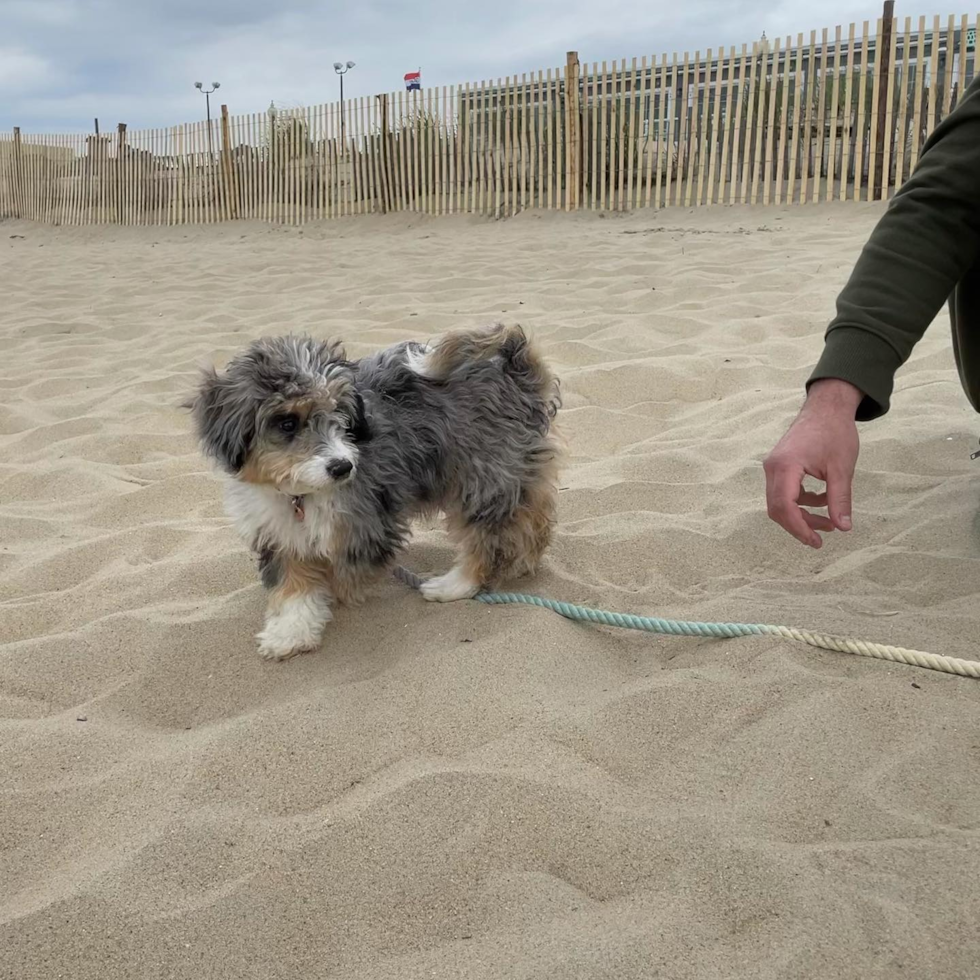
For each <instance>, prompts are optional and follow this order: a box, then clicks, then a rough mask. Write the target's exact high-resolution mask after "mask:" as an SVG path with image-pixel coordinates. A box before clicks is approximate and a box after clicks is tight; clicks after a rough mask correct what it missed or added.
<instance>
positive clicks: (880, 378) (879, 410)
mask: <svg viewBox="0 0 980 980" xmlns="http://www.w3.org/2000/svg"><path fill="white" fill-rule="evenodd" d="M901 366H902V361H901V358H900V357H899V355H898V354H897V353H896V351H895V348H894V347H892V346H891V344H889V343H887V342H886V341H884V340H882V339H881V338H880V337H879V336H877V334H874V333H871V332H870V331H868V330H862V329H861V328H859V327H834V329H833V330H830V331H829V332H828V333H827V339H826V343H825V344H824V349H823V354H822V355H821V357H820V360H819V361H818V362H817V366H816V368H814V371H813V374H811V375H810V378H809V379H808V380H807V383H806V387H807V391H809V390H810V385H812V384H813V382H814V381H821V380H823V379H825V378H836V379H838V380H840V381H847V382H848V383H850V384H852V385H854V387H855V388H857V389H858V390H859V391H860V392H861V393H862V394H863V395H864V398H863V399H862V400H861V404H860V405H859V406H858V410H857V414H856V415H855V419H856V420H857V421H858V422H870V421H871V420H872V419H876V418H878V417H879V416H881V415H884V414H885V413H886V412H887V411H888V409H889V407H890V405H889V402H890V400H891V394H892V389H893V388H894V386H895V372H896V371H898V369H899V368H900V367H901Z"/></svg>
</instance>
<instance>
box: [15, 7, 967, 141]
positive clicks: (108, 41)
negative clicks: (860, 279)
mask: <svg viewBox="0 0 980 980" xmlns="http://www.w3.org/2000/svg"><path fill="white" fill-rule="evenodd" d="M964 9H965V8H964ZM970 9H973V8H972V7H971V8H970ZM880 12H881V3H880V0H850V2H843V0H824V2H822V3H815V2H813V0H782V2H776V0H670V2H662V0H561V2H558V0H525V2H518V0H493V2H486V0H483V2H479V3H472V2H471V3H466V2H457V3H450V2H448V0H416V2H414V3H409V2H394V0H359V2H354V0H351V2H349V3H343V4H341V3H338V2H336V0H211V2H210V3H209V2H204V0H202V2H197V0H153V2H148V0H0V131H2V130H9V129H10V128H11V127H12V126H15V125H19V126H20V127H21V129H22V130H23V131H24V132H25V133H28V132H48V133H52V132H54V133H58V132H80V131H85V132H87V131H90V129H91V127H92V119H93V117H95V116H98V117H99V119H100V122H101V124H102V126H103V127H105V128H111V127H114V126H115V124H116V123H117V122H125V123H128V124H129V127H130V129H142V128H145V127H152V126H164V125H173V124H176V123H180V122H190V121H193V120H196V119H200V118H203V116H204V99H203V97H202V96H201V95H200V93H198V92H197V91H196V90H195V89H194V82H195V81H197V80H200V81H203V82H206V83H207V82H212V81H219V82H221V90H220V92H219V93H218V96H217V101H218V102H219V103H220V102H226V103H227V104H228V106H229V109H230V111H231V112H232V113H245V112H258V111H261V110H264V109H266V108H267V107H268V105H269V102H270V100H275V101H276V103H277V104H280V105H316V104H319V103H322V102H329V101H332V100H334V99H336V98H337V78H336V76H335V75H334V72H333V67H332V66H333V63H334V62H335V61H338V60H339V61H347V60H348V59H351V60H353V61H355V62H356V63H357V67H356V68H354V69H353V70H352V71H351V72H350V73H349V74H348V76H347V81H346V83H345V85H346V93H345V94H349V95H352V96H356V95H370V94H374V93H376V92H382V91H388V92H390V91H394V90H396V89H399V88H401V87H402V86H403V81H402V76H403V75H404V74H405V72H408V71H414V70H416V69H418V68H419V67H421V68H422V79H423V84H425V85H450V84H453V83H458V82H466V81H478V80H481V79H484V78H491V77H497V76H502V75H507V74H509V73H513V72H518V73H519V72H524V71H528V72H529V71H532V70H533V71H536V70H537V69H539V68H547V67H549V66H551V67H557V66H558V65H559V64H564V61H565V52H566V51H567V50H570V49H573V50H577V51H578V52H579V56H580V58H581V59H582V60H583V61H589V62H591V61H593V60H599V61H601V60H602V59H604V58H605V59H610V60H611V59H613V58H622V57H624V56H628V57H632V56H634V55H636V56H642V55H644V54H647V55H651V54H660V53H661V52H665V51H666V52H673V51H680V52H683V51H684V50H686V49H689V50H690V51H691V52H692V53H693V52H694V50H695V49H701V50H702V51H703V50H704V49H705V48H707V47H709V46H710V47H712V48H713V49H717V48H718V46H719V45H722V44H723V45H726V46H727V45H730V44H741V43H742V42H751V41H753V40H755V39H757V38H759V37H760V36H761V34H762V32H763V31H765V32H766V33H767V35H768V36H769V37H770V38H773V37H775V36H777V35H779V36H785V35H786V34H792V35H794V36H795V35H796V34H797V33H798V32H800V31H803V32H805V33H806V34H807V35H808V34H809V31H810V30H811V29H813V28H817V29H820V28H823V27H830V28H833V27H834V26H835V25H836V24H843V25H845V30H846V25H847V24H848V23H850V22H852V21H853V22H856V23H857V24H858V30H859V32H860V25H861V22H862V21H863V20H865V19H868V20H870V21H871V23H872V29H873V28H874V23H875V20H876V18H877V17H878V16H879V15H880ZM950 12H951V10H950V9H948V7H936V6H934V0H923V2H922V4H921V6H918V7H915V8H912V7H906V6H905V5H904V4H901V3H899V4H897V5H896V13H897V14H898V15H899V17H900V18H904V16H905V15H907V14H911V15H914V16H915V17H916V18H917V17H918V15H920V14H927V15H929V16H930V17H931V15H932V14H934V13H941V14H945V15H948V14H949V13H950ZM955 12H956V13H960V11H959V10H957V11H955ZM845 36H846V34H845Z"/></svg>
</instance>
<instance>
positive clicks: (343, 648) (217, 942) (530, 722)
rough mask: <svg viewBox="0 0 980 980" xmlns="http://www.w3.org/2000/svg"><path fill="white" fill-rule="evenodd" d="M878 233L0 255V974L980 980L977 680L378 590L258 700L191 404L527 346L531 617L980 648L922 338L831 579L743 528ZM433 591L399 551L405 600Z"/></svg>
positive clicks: (973, 492)
mask: <svg viewBox="0 0 980 980" xmlns="http://www.w3.org/2000/svg"><path fill="white" fill-rule="evenodd" d="M878 214H880V209H879V207H878V206H863V205H853V204H850V205H847V206H846V207H837V206H829V207H828V206H821V207H806V208H804V207H796V208H792V209H786V210H777V209H767V210H754V209H753V210H747V209H741V210H733V209H728V208H721V209H716V210H711V211H701V212H696V213H687V212H684V213H669V214H663V213H662V214H638V215H632V216H630V217H628V218H617V217H615V216H611V217H606V218H599V217H596V216H592V215H579V216H560V215H535V214H526V215H523V216H521V217H519V218H517V219H515V220H511V221H507V222H502V223H489V222H484V221H477V220H469V219H438V220H409V219H408V218H405V217H396V218H393V219H391V220H386V219H377V220H374V219H362V220H356V221H350V222H347V221H344V222H337V223H333V224H330V225H324V226H317V227H307V228H305V229H303V230H297V229H274V228H268V227H264V226H259V225H240V226H239V225H236V226H228V227H215V228H187V229H179V228H178V229H163V228H161V229H159V230H154V229H91V230H90V229H44V228H39V227H35V226H32V225H27V224H10V223H5V224H3V225H0V270H2V283H3V302H2V304H0V338H2V341H0V343H2V347H0V349H2V353H3V358H2V363H0V731H2V738H0V756H2V763H0V871H2V874H0V879H2V883H3V887H2V889H0V977H4V978H6V977H10V978H17V980H27V978H54V977H71V978H73V980H81V978H88V977H91V978H95V977H98V978H100V980H107V978H108V980H123V978H125V980H136V978H139V980H142V978H161V980H162V978H168V980H170V978H195V980H200V978H204V977H220V978H242V977H261V978H272V977H286V976H289V977H328V976H329V977H344V978H357V980H362V978H391V977H397V978H406V980H414V978H423V977H427V978H429V977H446V978H449V977H474V978H488V980H489V978H539V977H542V978H543V977H548V978H569V980H571V978H575V980H582V978H599V977H602V978H612V977H637V978H639V977H643V978H651V977H664V978H671V980H675V978H691V980H711V978H719V980H720V978H732V977H752V978H789V977H799V978H803V977H806V978H820V980H824V978H829V977H847V978H861V980H874V978H881V980H885V978H888V980H892V978H896V977H929V978H942V980H953V978H963V980H966V978H971V980H972V978H974V977H975V976H976V974H977V967H976V964H977V962H978V956H980V941H978V940H977V938H976V932H975V929H974V919H975V915H974V911H975V908H976V905H977V902H978V900H980V781H978V780H977V778H976V769H977V764H978V762H980V729H978V724H977V711H978V707H980V685H978V684H977V683H976V682H974V681H969V680H963V679H960V678H956V677H951V676H946V675H940V674H937V673H933V672H930V671H925V670H918V669H914V668H910V667H899V666H893V665H890V664H886V663H882V662H875V661H868V660H863V659H859V658H855V657H846V656H842V655H836V654H830V653H822V652H819V651H816V650H812V649H809V648H806V647H801V646H794V645H792V644H788V643H786V642H783V641H777V640H773V639H770V638H761V637H760V638H754V639H748V640H738V641H731V642H711V641H701V640H687V639H671V638H661V637H651V636H646V635H639V634H631V633H625V632H617V631H614V630H611V629H599V628H591V627H586V626H580V625H576V624H573V623H570V622H566V621H564V620H562V619H560V618H558V617H556V616H553V615H551V614H549V613H546V612H543V611H538V610H534V609H527V608H516V607H507V608H489V607H485V606H482V605H479V604H476V603H463V604H454V605H451V606H431V605H428V604H426V603H423V602H422V601H420V600H419V598H418V597H417V596H416V595H414V594H412V593H410V592H408V591H407V590H406V589H405V588H404V587H403V586H401V585H400V584H398V583H397V582H394V581H391V582H388V583H385V584H384V585H383V586H381V587H380V588H379V590H378V592H377V595H376V597H375V598H374V599H373V600H372V601H371V602H370V603H369V604H368V605H367V606H365V607H364V608H362V609H358V610H351V611H344V610H342V611H340V613H339V614H338V616H337V618H336V621H335V622H334V624H333V625H332V626H331V627H330V629H329V632H328V638H327V641H326V643H325V645H324V648H323V649H322V650H321V651H320V652H319V653H317V654H315V655H311V656H306V657H302V658H299V659H296V660H293V661H290V662H288V663H285V664H270V663H266V662H264V661H262V660H260V659H259V657H258V656H257V655H256V653H255V647H254V640H253V635H254V633H255V632H256V630H257V629H258V628H259V625H260V620H261V615H262V596H261V590H260V587H259V585H258V583H257V579H256V575H255V571H254V568H253V564H252V561H251V559H250V557H249V556H248V554H247V553H246V552H245V551H244V550H243V548H242V546H241V544H240V543H239V541H238V539H237V538H236V536H235V534H234V532H233V531H232V530H231V529H230V528H229V526H228V523H227V521H226V519H225V517H224V515H223V512H222V507H221V502H220V498H219V493H218V485H217V482H216V480H215V479H214V477H213V476H212V474H211V473H210V471H209V469H208V467H207V465H206V464H205V463H204V462H203V460H202V459H201V458H200V456H199V454H198V452H197V450H196V447H195V446H194V444H193V442H192V440H191V438H190V435H189V426H188V419H187V417H186V415H185V414H184V413H183V412H182V411H181V410H180V409H179V408H178V407H177V405H178V403H179V402H180V400H181V398H182V397H183V395H184V394H185V392H186V391H187V390H188V387H189V386H190V385H191V383H192V381H193V378H194V372H195V370H196V368H197V366H198V365H199V364H200V363H202V362H204V361H207V360H209V359H212V358H214V359H217V360H219V361H221V360H224V359H225V358H227V357H228V356H229V355H230V354H231V353H232V352H233V351H235V350H236V349H237V348H239V347H240V346H241V345H243V344H244V343H245V342H247V341H248V340H249V339H251V338H253V337H255V336H258V335H260V334H263V333H277V332H285V331H300V330H309V331H312V332H314V333H315V334H317V335H328V334H333V335H339V336H342V337H343V338H345V340H346V341H347V345H348V349H349V352H350V353H351V354H353V355H360V354H364V353H367V352H369V351H371V350H373V349H375V348H376V347H378V346H379V345H383V344H387V343H390V342H393V341H396V340H400V339H404V338H407V337H419V338H424V337H428V336H431V335H433V334H437V333H439V332H440V331H442V330H444V329H447V328H449V327H452V326H456V325H473V324H478V323H483V322H486V321H488V320H493V319H504V320H507V321H515V320H516V321H519V322H521V323H522V324H524V325H525V326H526V327H527V328H528V329H529V331H532V332H533V333H534V334H535V335H536V336H537V337H538V338H539V339H540V340H541V342H542V345H543V347H544V349H545V351H546V353H547V355H548V356H549V357H550V359H551V360H552V361H553V363H554V364H555V366H556V368H557V369H558V372H559V373H560V375H561V377H562V379H563V387H564V393H565V408H564V410H563V412H562V416H561V418H562V421H563V426H564V429H565V432H566V434H567V437H568V441H569V444H570V447H571V454H572V455H571V460H570V463H569V466H568V468H567V470H566V472H565V474H564V476H563V480H562V487H563V490H562V493H561V513H560V518H561V521H560V528H559V533H558V535H557V539H556V542H555V545H554V548H553V550H552V551H551V553H550V555H549V558H548V562H547V565H546V568H545V569H544V570H543V571H542V572H541V574H540V575H538V576H537V577H536V578H535V579H534V580H532V581H525V582H523V583H521V587H522V588H523V589H525V590H526V591H534V592H538V593H541V594H547V595H551V596H554V597H559V598H563V599H567V600H570V601H577V602H584V603H588V604H592V605H597V606H601V607H605V608H610V609H618V610H626V611H632V612H636V613H644V614H651V615H652V614H657V615H663V616H672V617H677V618H688V619H711V620H715V619H730V620H737V621H742V622H773V623H785V624H791V625H799V626H806V627H810V628H813V629H819V630H824V631H831V632H837V633H843V634H846V635H850V636H856V637H861V638H865V639H870V640H878V641H881V642H888V643H894V644H900V645H903V646H911V647H915V648H919V649H925V650H932V651H934V652H937V653H946V654H949V655H952V656H961V657H972V656H973V655H974V651H975V648H976V622H977V619H976V609H977V606H976V602H977V593H978V591H980V577H978V570H980V526H978V520H977V489H976V486H977V479H978V474H977V467H980V462H977V463H971V461H970V459H969V454H970V451H971V450H972V449H974V448H975V445H976V437H977V435H978V433H980V425H978V422H977V419H976V416H975V415H974V414H973V413H972V411H971V410H970V409H969V408H968V407H967V405H966V401H965V399H964V397H963V396H962V394H961V392H960V389H959V386H958V383H957V381H956V378H955V372H954V370H953V362H952V355H951V351H950V344H949V333H948V325H947V322H946V317H945V314H944V315H943V316H942V317H941V318H940V321H939V322H937V324H936V325H935V328H934V329H933V330H932V331H931V333H930V334H929V335H928V337H927V339H926V340H925V341H924V342H923V344H922V345H921V346H920V347H919V348H918V349H917V350H916V352H915V354H914V356H913V358H912V361H911V362H910V364H909V365H908V366H907V367H906V368H905V369H904V370H903V371H902V373H901V375H900V379H899V384H898V388H899V394H898V395H897V396H896V399H895V403H894V410H893V412H892V413H891V414H890V415H889V416H888V417H887V418H886V419H884V420H882V421H881V422H879V423H876V424H874V425H873V426H870V427H867V428H866V429H865V430H864V433H863V436H864V443H863V449H862V459H861V473H860V476H859V479H858V482H857V485H856V509H855V521H856V530H855V532H854V533H853V534H852V535H851V536H849V537H847V538H844V537H840V538H837V539H836V540H833V541H830V542H828V545H827V547H825V548H824V550H823V551H822V552H820V553H811V552H808V551H805V550H804V549H802V548H801V547H800V546H798V545H796V544H795V543H794V542H793V541H792V540H791V539H790V538H789V537H787V536H786V535H785V534H783V533H782V532H781V531H779V529H777V528H776V527H775V526H773V525H772V524H771V523H770V522H769V521H768V520H767V518H766V516H765V513H764V509H763V478H762V471H761V459H762V456H763V455H764V453H765V452H766V451H767V450H768V448H769V447H770V446H771V445H772V443H773V442H774V441H775V440H776V438H778V436H779V434H780V433H781V431H782V430H783V429H784V427H785V425H786V424H787V422H788V421H789V419H790V418H791V417H792V415H793V413H794V412H795V410H796V408H797V407H798V404H799V401H800V392H801V386H802V383H803V381H804V379H805V377H806V375H807V372H808V370H809V367H810V365H811V364H812V363H813V361H814V360H815V358H816V356H817V354H818V352H819V348H820V342H821V334H822V330H823V327H824V325H825V323H826V322H827V320H828V318H829V317H830V316H831V315H832V312H833V303H834V298H835V296H836V293H837V291H838V289H839V288H840V286H841V285H842V283H843V281H844V278H845V277H846V275H847V273H848V271H849V269H850V266H851V264H852V263H853V261H854V258H855V257H856V254H857V252H858V250H859V248H860V246H861V244H862V243H863V241H864V239H865V237H866V236H867V234H868V232H869V231H870V229H871V227H872V226H873V223H874V221H875V220H876V218H877V216H878ZM16 236H23V237H16ZM450 555H451V552H450V549H449V547H448V545H447V542H446V540H445V538H444V536H443V534H442V532H441V531H440V530H439V529H438V527H435V526H433V527H421V528H419V532H418V534H417V536H416V538H415V540H414V542H413V544H412V546H411V548H410V550H409V552H408V554H407V555H406V563H407V564H408V565H410V566H411V567H413V568H414V569H416V570H418V571H420V572H427V571H431V570H437V569H442V568H444V567H445V566H446V564H447V562H448V561H449V559H450ZM515 584H516V583H515Z"/></svg>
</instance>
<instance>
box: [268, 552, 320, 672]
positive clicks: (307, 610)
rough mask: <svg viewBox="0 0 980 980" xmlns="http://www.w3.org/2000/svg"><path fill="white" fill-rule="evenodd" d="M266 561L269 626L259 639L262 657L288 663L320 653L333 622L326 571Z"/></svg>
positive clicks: (292, 562)
mask: <svg viewBox="0 0 980 980" xmlns="http://www.w3.org/2000/svg"><path fill="white" fill-rule="evenodd" d="M263 559H264V560H263V561H262V562H261V568H262V581H263V582H264V583H265V584H266V585H267V586H268V587H269V589H270V593H269V605H268V609H267V611H266V620H265V626H264V628H263V629H262V631H261V632H260V633H259V634H258V636H257V637H256V639H257V640H258V643H259V653H260V654H261V656H263V657H264V658H265V659H266V660H286V659H288V658H289V657H294V656H296V655H297V654H299V653H309V652H310V651H312V650H316V649H317V648H318V647H319V646H320V642H321V641H322V639H323V631H324V629H325V628H326V625H327V623H329V622H330V620H331V619H332V618H333V614H332V613H331V612H330V599H331V596H330V590H329V588H328V576H327V572H326V570H325V569H323V568H318V567H316V566H313V565H308V564H304V563H303V562H299V561H296V560H294V559H291V558H282V559H274V560H269V559H266V558H265V556H263Z"/></svg>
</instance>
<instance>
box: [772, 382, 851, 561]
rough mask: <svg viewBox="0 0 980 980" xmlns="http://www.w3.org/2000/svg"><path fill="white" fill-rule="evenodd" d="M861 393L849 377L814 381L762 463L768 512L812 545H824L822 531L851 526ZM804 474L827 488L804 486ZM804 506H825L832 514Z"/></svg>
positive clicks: (849, 527) (795, 534) (790, 531)
mask: <svg viewBox="0 0 980 980" xmlns="http://www.w3.org/2000/svg"><path fill="white" fill-rule="evenodd" d="M863 397H864V396H863V395H862V393H861V391H859V390H858V389H857V388H855V387H854V385H852V384H849V383H848V382H846V381H839V380H837V379H835V378H827V379H824V380H820V381H815V382H814V383H813V384H812V385H811V386H810V391H809V394H808V395H807V400H806V403H805V404H804V406H803V409H802V410H801V412H800V414H799V416H798V417H797V419H796V421H795V422H794V423H793V424H792V425H791V426H790V427H789V429H788V431H787V432H786V434H785V435H784V436H783V438H782V439H780V440H779V442H778V443H777V444H776V446H775V448H774V449H773V450H772V452H771V453H770V454H769V455H768V456H767V457H766V460H765V463H764V464H763V468H764V470H765V473H766V503H767V505H768V510H769V516H770V517H771V518H772V520H774V521H775V522H776V523H777V524H779V525H780V526H781V527H783V528H785V529H786V530H787V531H789V533H790V534H792V535H793V537H794V538H797V539H798V540H800V541H802V542H803V544H806V545H809V546H810V547H811V548H820V547H821V546H822V545H823V540H822V539H821V537H820V535H819V534H818V533H817V532H818V531H833V530H835V529H840V530H841V531H850V530H851V481H852V480H853V478H854V468H855V466H856V465H857V458H858V451H859V449H860V440H859V439H858V432H857V425H856V424H855V422H854V416H855V413H856V412H857V408H858V406H859V405H860V404H861V399H862V398H863ZM805 476H812V477H815V478H816V479H818V480H823V481H824V483H826V490H825V491H824V492H823V493H811V492H810V491H807V490H804V489H803V478H804V477H805ZM805 507H826V508H827V511H828V516H827V517H824V516H823V515H822V514H813V513H811V512H810V511H809V510H805V509H804V508H805Z"/></svg>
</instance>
